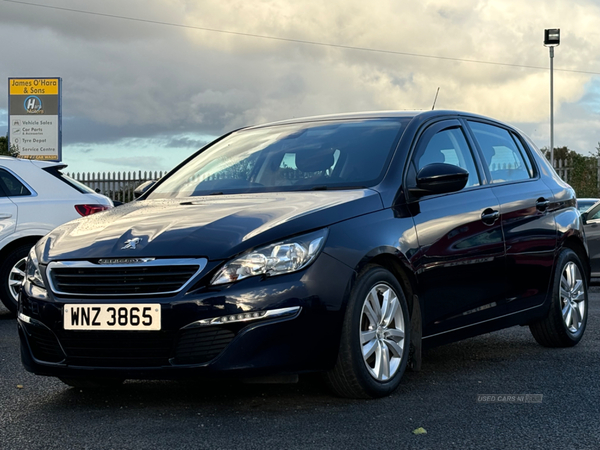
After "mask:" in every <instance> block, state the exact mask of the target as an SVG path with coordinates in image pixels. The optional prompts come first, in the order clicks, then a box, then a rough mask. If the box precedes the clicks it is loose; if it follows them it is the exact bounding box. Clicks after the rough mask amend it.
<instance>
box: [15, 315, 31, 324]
mask: <svg viewBox="0 0 600 450" xmlns="http://www.w3.org/2000/svg"><path fill="white" fill-rule="evenodd" d="M17 317H18V318H19V319H20V320H22V321H23V322H25V323H31V317H29V316H26V315H25V314H23V313H19V315H18V316H17Z"/></svg>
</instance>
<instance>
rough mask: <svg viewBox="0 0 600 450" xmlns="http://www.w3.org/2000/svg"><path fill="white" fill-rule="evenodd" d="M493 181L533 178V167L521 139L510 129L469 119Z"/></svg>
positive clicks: (502, 181)
mask: <svg viewBox="0 0 600 450" xmlns="http://www.w3.org/2000/svg"><path fill="white" fill-rule="evenodd" d="M469 125H470V126H471V129H472V130H473V133H474V134H475V138H476V139H477V142H478V143H479V147H480V148H481V151H482V152H483V156H484V158H485V162H486V164H487V166H488V168H489V171H490V175H491V177H492V180H491V181H492V183H504V182H507V181H518V180H526V179H529V178H533V169H532V165H531V161H530V160H529V157H528V155H527V154H526V153H525V150H524V149H523V146H522V145H521V143H520V141H519V140H518V139H517V138H516V137H515V136H513V135H512V133H510V132H509V131H508V130H505V129H504V128H500V127H497V126H494V125H489V124H486V123H481V122H473V121H469Z"/></svg>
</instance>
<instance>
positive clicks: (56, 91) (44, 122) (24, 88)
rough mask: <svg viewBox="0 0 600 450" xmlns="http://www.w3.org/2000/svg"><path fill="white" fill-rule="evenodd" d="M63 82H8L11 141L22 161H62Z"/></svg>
mask: <svg viewBox="0 0 600 450" xmlns="http://www.w3.org/2000/svg"><path fill="white" fill-rule="evenodd" d="M61 88H62V79H61V78H9V79H8V94H9V95H8V123H9V126H8V141H9V148H12V147H13V146H14V147H15V148H16V149H17V150H18V152H19V158H25V159H42V160H46V161H61V160H62V123H61V122H62V111H61V94H62V92H61Z"/></svg>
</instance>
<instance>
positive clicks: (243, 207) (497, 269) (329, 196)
mask: <svg viewBox="0 0 600 450" xmlns="http://www.w3.org/2000/svg"><path fill="white" fill-rule="evenodd" d="M589 273H590V267H589V259H588V251H587V247H586V242H585V237H584V233H583V228H582V221H581V216H580V213H579V212H578V211H577V208H576V200H575V195H574V192H573V190H572V189H571V188H570V187H569V185H567V184H566V183H564V182H563V181H561V180H560V179H559V178H558V177H557V175H556V174H555V173H554V171H553V170H552V168H551V167H550V166H549V164H548V163H547V162H546V160H545V159H544V157H543V156H542V155H541V154H540V152H539V151H538V150H537V149H536V148H535V146H534V144H533V143H532V142H531V141H530V140H529V139H528V138H527V137H526V136H524V135H523V134H522V133H520V132H519V131H517V130H515V129H514V128H512V127H511V126H508V125H506V124H503V123H500V122H497V121H495V120H492V119H489V118H485V117H481V116H476V115H471V114H467V113H461V112H454V111H429V112H385V113H364V114H349V115H336V116H325V117H316V118H308V119H297V120H290V121H285V122H279V123H274V124H269V125H264V126H255V127H250V128H244V129H241V130H237V131H234V132H232V133H230V134H227V135H225V136H223V137H222V138H220V139H218V140H216V141H214V142H213V143H211V144H210V145H208V146H206V147H205V148H203V149H201V150H200V151H198V152H197V153H196V154H195V155H193V156H192V157H190V158H189V159H188V160H186V161H185V162H183V163H182V164H181V165H179V166H178V167H177V168H175V169H174V170H173V171H172V172H170V173H169V174H168V175H167V176H165V177H164V178H162V179H161V180H160V181H158V182H157V183H156V184H154V185H153V186H151V187H150V188H149V189H148V190H147V191H146V192H144V193H143V194H142V195H141V196H140V197H139V198H138V199H137V200H136V201H134V202H132V203H129V204H126V205H123V206H120V207H119V208H115V209H113V210H110V211H107V212H103V213H99V214H95V215H93V216H90V217H88V218H83V219H79V220H76V221H74V222H70V223H67V224H65V225H63V226H61V227H59V228H57V229H55V230H54V231H53V232H52V233H50V234H49V235H47V236H46V237H45V238H43V239H42V240H40V241H39V242H38V244H37V245H36V246H35V247H34V248H33V249H32V251H31V253H30V255H29V258H28V262H27V277H26V281H25V284H24V286H23V288H22V290H21V295H20V304H19V314H18V325H19V334H20V337H21V345H22V360H23V364H24V365H25V367H26V368H27V370H29V371H31V372H33V373H36V374H40V375H50V376H55V377H59V378H60V379H61V380H63V381H64V382H65V383H67V384H69V385H72V386H77V387H97V386H112V385H116V384H119V383H121V382H122V381H123V380H125V379H155V378H161V379H163V378H166V379H171V378H181V377H215V376H219V377H222V376H228V375H231V376H236V377H244V378H247V377H255V376H260V377H265V376H271V375H276V376H279V377H281V376H288V375H289V376H295V375H296V374H299V373H303V372H314V371H319V372H323V373H324V374H325V378H326V380H327V381H328V383H329V385H330V386H331V387H332V388H333V390H334V392H336V393H337V394H338V395H342V396H347V397H380V396H384V395H387V394H389V393H391V392H392V391H393V390H394V389H395V388H396V387H397V386H398V384H399V382H400V379H401V377H402V374H403V373H404V371H405V369H406V367H407V366H408V367H411V368H413V369H418V368H419V367H420V364H421V349H422V348H423V346H431V345H439V344H444V343H448V342H452V341H455V340H459V339H464V338H467V337H471V336H475V335H478V334H482V333H487V332H490V331H494V330H498V329H501V328H505V327H510V326H513V325H529V327H530V329H531V332H532V334H533V336H534V338H535V339H536V340H537V341H538V342H539V343H540V344H542V345H544V346H547V347H568V346H573V345H575V344H577V342H579V340H580V339H581V338H582V335H583V333H584V330H585V326H586V320H587V302H588V297H587V286H588V281H589Z"/></svg>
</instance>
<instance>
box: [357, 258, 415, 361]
mask: <svg viewBox="0 0 600 450" xmlns="http://www.w3.org/2000/svg"><path fill="white" fill-rule="evenodd" d="M395 250H396V249H395ZM369 265H378V266H381V267H383V268H385V269H387V270H389V271H390V273H391V274H392V275H393V276H394V277H395V278H396V279H397V280H398V282H399V283H400V285H401V286H402V288H403V289H404V290H405V292H404V293H405V296H406V302H407V303H408V310H409V314H410V333H411V344H410V346H411V348H410V354H409V361H408V367H409V368H410V369H412V370H414V371H418V370H420V369H421V361H422V358H421V351H422V335H423V332H422V330H423V317H422V314H421V311H422V310H423V308H422V305H421V300H420V298H419V296H418V289H417V286H418V283H417V279H416V277H415V275H414V273H413V272H412V270H411V269H410V265H409V263H408V261H407V260H406V259H404V258H402V257H399V256H398V255H397V253H379V254H377V255H375V256H373V257H371V258H365V259H364V260H363V261H361V264H360V267H359V268H357V273H360V272H361V271H362V270H364V268H365V267H367V266H369Z"/></svg>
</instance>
